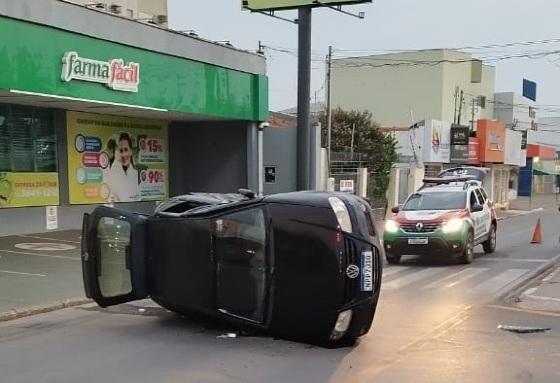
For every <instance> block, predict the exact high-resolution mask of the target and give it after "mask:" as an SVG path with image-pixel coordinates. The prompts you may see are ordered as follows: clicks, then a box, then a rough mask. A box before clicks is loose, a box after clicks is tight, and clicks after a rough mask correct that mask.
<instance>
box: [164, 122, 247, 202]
mask: <svg viewBox="0 0 560 383" xmlns="http://www.w3.org/2000/svg"><path fill="white" fill-rule="evenodd" d="M247 162H248V161H247V124H246V123H241V122H237V123H235V122H223V123H214V122H201V123H173V124H171V125H170V126H169V173H170V180H171V185H170V195H172V196H173V195H180V194H185V193H188V192H222V193H231V192H236V191H237V189H239V188H246V187H247V186H248V176H247Z"/></svg>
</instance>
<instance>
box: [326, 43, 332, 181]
mask: <svg viewBox="0 0 560 383" xmlns="http://www.w3.org/2000/svg"><path fill="white" fill-rule="evenodd" d="M332 50H333V49H332V46H331V45H329V55H328V56H327V166H328V171H329V177H330V175H331V134H332V109H331V70H332Z"/></svg>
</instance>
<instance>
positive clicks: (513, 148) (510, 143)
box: [504, 130, 522, 166]
mask: <svg viewBox="0 0 560 383" xmlns="http://www.w3.org/2000/svg"><path fill="white" fill-rule="evenodd" d="M521 136H522V134H521V132H515V131H513V130H506V148H505V155H504V164H506V165H515V166H520V165H521V152H522V151H521V144H522V137H521Z"/></svg>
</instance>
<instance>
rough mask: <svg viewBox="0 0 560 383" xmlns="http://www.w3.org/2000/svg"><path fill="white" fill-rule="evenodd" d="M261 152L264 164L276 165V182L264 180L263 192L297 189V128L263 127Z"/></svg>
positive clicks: (281, 191)
mask: <svg viewBox="0 0 560 383" xmlns="http://www.w3.org/2000/svg"><path fill="white" fill-rule="evenodd" d="M263 152H264V166H265V167H266V166H276V183H274V184H270V183H266V182H265V183H264V187H263V188H264V194H273V193H284V192H290V191H295V190H297V162H296V160H297V129H295V128H274V127H271V128H267V129H265V131H264V142H263ZM265 181H266V180H265Z"/></svg>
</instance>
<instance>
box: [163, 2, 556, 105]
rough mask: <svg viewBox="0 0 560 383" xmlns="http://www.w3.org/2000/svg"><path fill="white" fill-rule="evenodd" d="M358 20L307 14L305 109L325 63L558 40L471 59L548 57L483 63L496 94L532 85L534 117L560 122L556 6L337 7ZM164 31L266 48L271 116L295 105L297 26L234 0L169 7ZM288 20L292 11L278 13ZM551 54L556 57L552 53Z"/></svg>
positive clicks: (319, 87) (323, 12)
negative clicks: (538, 108) (330, 58)
mask: <svg viewBox="0 0 560 383" xmlns="http://www.w3.org/2000/svg"><path fill="white" fill-rule="evenodd" d="M344 9H345V10H347V11H350V12H354V13H357V12H365V14H366V17H365V19H363V20H360V19H357V18H354V17H350V16H346V15H343V14H341V13H339V12H336V11H333V10H330V9H315V10H314V11H313V16H312V17H313V20H312V23H313V27H312V50H313V56H312V60H313V62H312V70H311V76H312V85H311V97H312V101H315V100H317V101H322V100H323V99H324V92H325V91H324V84H325V57H326V55H327V51H328V46H329V45H332V46H333V49H334V51H335V57H347V56H359V55H367V54H378V53H384V52H386V51H393V50H410V49H431V48H456V47H473V46H474V47H480V46H484V45H493V44H507V43H514V42H515V43H517V42H527V41H542V40H555V39H556V40H558V41H557V42H552V43H546V44H531V45H523V46H512V47H509V48H505V47H496V48H488V49H475V50H472V51H471V52H472V53H473V54H474V56H475V57H480V58H485V57H491V56H492V57H503V56H506V55H518V54H526V53H535V52H539V53H542V52H547V55H546V56H544V57H540V58H535V59H528V58H516V59H508V60H503V61H495V62H489V64H491V65H494V66H495V67H496V91H498V92H500V91H514V92H518V93H521V92H522V80H523V78H527V79H530V80H532V81H535V82H537V83H538V89H537V104H538V105H542V106H543V107H544V106H545V105H546V107H545V108H546V111H544V110H543V111H542V112H541V113H540V115H541V116H544V115H548V116H560V28H558V25H559V24H558V21H557V19H558V15H560V2H559V1H556V0H531V1H527V0H468V1H459V0H423V1H419V0H376V1H374V2H373V3H366V4H362V5H356V6H348V7H344ZM168 11H169V26H170V28H172V29H175V30H195V31H196V32H197V33H198V34H199V35H200V36H201V37H204V38H206V39H210V40H215V41H229V42H230V43H231V44H233V45H234V46H235V47H237V48H241V49H245V50H251V51H256V50H257V47H258V44H259V41H261V43H262V44H263V45H265V46H266V47H269V48H266V49H265V55H266V57H267V75H268V77H269V88H270V89H269V90H270V109H271V110H273V111H278V110H282V109H285V108H290V107H293V106H295V105H296V102H297V57H296V52H297V26H296V25H295V24H291V23H288V22H284V21H281V20H276V19H273V18H270V17H267V16H264V15H261V14H257V13H251V12H247V11H244V10H242V9H241V0H168ZM277 14H278V15H281V16H283V17H286V18H292V19H293V18H295V17H296V16H297V13H296V12H294V11H284V12H278V13H277ZM555 51H558V53H552V52H555Z"/></svg>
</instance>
